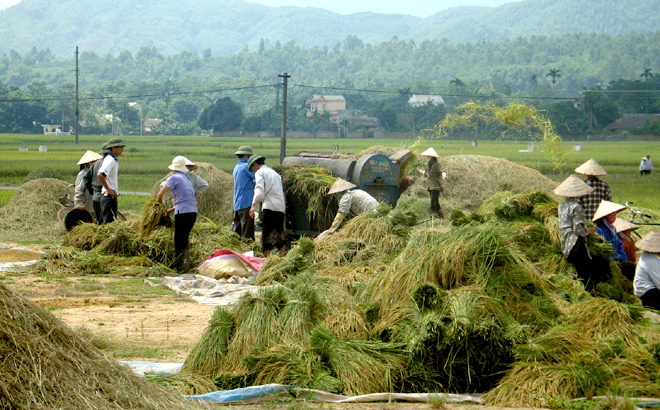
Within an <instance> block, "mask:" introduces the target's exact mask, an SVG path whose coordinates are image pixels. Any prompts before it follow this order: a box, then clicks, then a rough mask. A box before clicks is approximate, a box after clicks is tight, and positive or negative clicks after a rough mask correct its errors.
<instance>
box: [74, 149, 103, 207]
mask: <svg viewBox="0 0 660 410" xmlns="http://www.w3.org/2000/svg"><path fill="white" fill-rule="evenodd" d="M102 158H103V157H102V156H101V155H100V154H97V153H96V152H94V151H91V150H87V152H85V154H84V155H83V156H82V157H81V158H80V160H79V161H78V162H77V163H76V165H80V172H79V173H78V176H77V177H76V185H75V196H74V200H73V205H74V206H75V207H76V208H78V209H86V210H87V211H88V212H89V213H90V214H91V215H94V198H93V197H92V193H91V192H89V191H88V190H87V187H86V186H85V176H86V175H87V172H88V171H89V169H90V167H91V166H92V164H94V163H96V162H97V161H98V160H99V159H102Z"/></svg>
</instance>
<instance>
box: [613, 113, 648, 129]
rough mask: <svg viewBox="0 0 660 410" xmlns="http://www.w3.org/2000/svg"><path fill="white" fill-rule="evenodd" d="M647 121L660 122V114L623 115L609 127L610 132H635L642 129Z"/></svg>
mask: <svg viewBox="0 0 660 410" xmlns="http://www.w3.org/2000/svg"><path fill="white" fill-rule="evenodd" d="M646 121H660V114H623V117H621V118H619V119H618V120H616V121H614V122H613V123H611V124H610V125H608V126H607V127H605V128H607V129H608V130H612V131H616V130H626V131H627V130H633V129H635V128H641V127H643V126H644V125H645V124H646Z"/></svg>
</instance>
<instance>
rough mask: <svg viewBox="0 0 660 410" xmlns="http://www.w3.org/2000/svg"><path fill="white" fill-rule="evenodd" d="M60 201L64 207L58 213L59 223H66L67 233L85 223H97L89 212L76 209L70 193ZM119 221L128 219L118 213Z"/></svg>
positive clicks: (70, 185)
mask: <svg viewBox="0 0 660 410" xmlns="http://www.w3.org/2000/svg"><path fill="white" fill-rule="evenodd" d="M73 186H74V185H73V184H69V188H71V187H73ZM59 201H60V203H61V204H62V207H61V208H60V209H59V210H58V211H57V221H58V222H59V223H62V222H64V227H65V228H66V230H67V231H71V230H72V229H73V228H74V227H75V226H76V225H80V224H81V223H83V222H87V223H93V222H95V220H94V215H93V214H91V213H90V212H89V211H88V210H86V209H78V208H76V207H75V204H74V203H73V201H72V200H71V197H70V196H69V193H68V192H67V193H66V194H64V195H62V196H61V197H60V198H59ZM117 219H118V220H120V221H125V220H126V217H125V216H124V215H123V214H122V213H121V212H119V211H117Z"/></svg>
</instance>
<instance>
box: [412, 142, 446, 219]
mask: <svg viewBox="0 0 660 410" xmlns="http://www.w3.org/2000/svg"><path fill="white" fill-rule="evenodd" d="M422 156H423V157H427V158H428V159H429V162H428V164H427V165H426V170H423V169H421V168H417V171H418V172H419V173H420V174H422V175H424V176H425V177H426V186H427V188H428V191H429V194H430V196H431V207H430V209H429V216H430V217H431V218H444V217H445V214H444V212H442V208H440V193H441V192H442V191H443V190H444V187H443V185H444V181H445V180H446V179H447V173H446V172H443V171H442V168H441V167H440V162H439V160H438V159H439V158H440V155H438V153H437V152H436V151H435V150H434V149H433V148H429V149H427V150H426V151H424V152H422Z"/></svg>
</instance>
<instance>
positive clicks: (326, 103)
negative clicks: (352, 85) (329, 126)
mask: <svg viewBox="0 0 660 410" xmlns="http://www.w3.org/2000/svg"><path fill="white" fill-rule="evenodd" d="M307 102H308V103H309V111H307V114H306V115H307V116H308V117H312V116H314V114H318V115H323V114H325V113H328V114H329V115H330V122H332V123H337V120H338V118H339V114H341V112H342V111H344V110H345V109H346V99H345V98H344V97H343V96H341V95H313V96H312V98H310V99H309V100H307Z"/></svg>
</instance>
